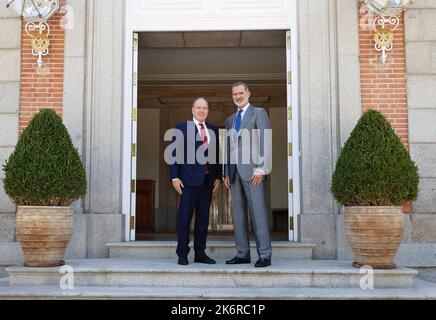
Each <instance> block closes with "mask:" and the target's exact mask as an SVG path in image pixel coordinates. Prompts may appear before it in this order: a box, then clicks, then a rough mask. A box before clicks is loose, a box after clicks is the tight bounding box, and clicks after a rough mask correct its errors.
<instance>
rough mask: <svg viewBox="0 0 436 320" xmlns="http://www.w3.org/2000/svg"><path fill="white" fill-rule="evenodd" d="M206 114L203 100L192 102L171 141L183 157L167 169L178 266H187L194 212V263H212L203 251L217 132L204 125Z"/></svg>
mask: <svg viewBox="0 0 436 320" xmlns="http://www.w3.org/2000/svg"><path fill="white" fill-rule="evenodd" d="M208 114H209V106H208V103H207V101H206V99H204V98H198V99H196V100H195V101H194V103H193V106H192V115H193V120H192V121H186V122H183V123H181V124H178V125H177V126H176V129H178V130H179V132H181V133H183V141H177V139H173V141H176V145H178V147H179V149H177V148H176V149H175V152H180V151H181V150H183V157H181V158H180V157H179V158H177V160H176V162H175V163H174V164H171V165H170V166H169V167H170V179H171V182H172V185H173V187H174V189H175V190H176V191H177V192H178V193H179V195H180V202H179V210H178V220H177V241H178V243H177V250H176V252H177V256H178V257H179V259H178V264H180V265H187V264H189V262H188V254H189V251H190V249H189V227H190V224H191V219H192V216H193V213H194V210H195V227H194V228H195V229H194V251H195V258H194V262H198V263H207V264H215V263H216V261H215V260H213V259H211V258H210V257H208V256H207V255H206V253H205V250H206V237H207V230H208V226H209V208H210V203H211V200H212V193H214V192H216V191H217V190H218V188H219V186H220V183H221V180H222V169H221V166H220V164H219V161H218V159H219V146H218V129H217V128H216V127H214V126H212V125H210V124H209V123H206V119H207V116H208ZM179 140H180V139H179ZM173 155H175V154H174V153H173Z"/></svg>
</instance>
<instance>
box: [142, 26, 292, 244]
mask: <svg viewBox="0 0 436 320" xmlns="http://www.w3.org/2000/svg"><path fill="white" fill-rule="evenodd" d="M285 39H286V31H227V32H144V33H139V35H138V47H139V49H138V86H137V88H138V89H137V90H138V92H137V95H138V111H137V162H136V168H137V172H136V179H137V182H136V228H135V229H136V237H135V238H136V240H148V239H165V240H167V239H168V240H175V239H176V234H175V231H176V220H177V203H178V199H177V194H176V192H175V191H174V190H173V189H172V187H171V184H170V183H169V178H168V166H167V164H166V163H165V162H164V158H163V154H164V150H165V148H166V146H167V143H165V142H164V141H163V136H164V133H165V131H166V130H168V129H170V128H174V127H175V125H176V124H178V123H180V122H183V121H187V120H191V119H192V114H191V105H192V101H193V100H194V99H195V98H197V97H199V96H202V97H205V98H206V99H207V100H208V101H209V108H210V111H209V117H208V122H210V123H212V124H214V125H215V126H217V127H219V128H222V129H224V128H225V119H226V118H227V117H228V116H230V115H231V114H233V113H234V112H235V111H236V107H235V106H234V104H233V101H232V98H231V86H232V84H233V83H234V82H236V81H244V82H246V83H247V84H248V85H249V86H250V91H251V92H252V97H251V99H250V101H251V103H252V104H253V105H255V106H258V107H263V108H265V109H266V110H267V112H268V113H269V116H270V120H271V126H272V128H273V142H274V143H273V170H272V173H271V175H270V176H269V177H268V179H267V182H266V190H267V192H266V197H267V203H268V206H269V208H270V210H271V215H270V217H271V221H270V225H271V228H272V238H273V240H287V239H288V230H289V229H288V227H289V225H288V222H289V221H288V142H287V138H288V135H287V119H288V117H287V84H286V79H287V74H286V42H285ZM222 132H224V130H222ZM229 203H230V202H229V193H228V192H227V191H226V190H225V188H224V186H221V190H220V191H219V192H218V193H217V194H216V195H215V196H214V200H213V203H212V205H211V210H210V234H209V239H211V238H212V239H213V238H219V239H221V238H225V237H227V236H232V234H233V233H232V226H231V208H230V205H229Z"/></svg>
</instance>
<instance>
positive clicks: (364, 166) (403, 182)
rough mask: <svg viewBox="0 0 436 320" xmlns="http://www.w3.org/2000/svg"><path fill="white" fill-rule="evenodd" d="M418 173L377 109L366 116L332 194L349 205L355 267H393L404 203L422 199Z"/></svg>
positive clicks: (351, 140) (341, 165) (347, 145)
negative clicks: (419, 196) (419, 192)
mask: <svg viewBox="0 0 436 320" xmlns="http://www.w3.org/2000/svg"><path fill="white" fill-rule="evenodd" d="M418 184H419V174H418V168H417V167H416V165H415V163H414V162H413V161H412V160H411V158H410V155H409V152H408V151H407V150H406V149H405V148H404V146H403V144H402V143H401V141H400V138H399V137H398V136H397V135H396V134H395V132H394V130H393V129H392V127H391V125H390V123H389V122H388V121H387V120H386V118H385V117H384V116H383V115H382V114H381V113H380V112H378V111H376V110H372V109H370V110H368V111H367V112H365V113H364V114H363V115H362V117H361V118H360V120H359V121H358V123H357V125H356V126H355V128H354V130H353V131H352V133H351V135H350V137H349V138H348V140H347V141H346V143H345V145H344V148H343V149H342V152H341V154H340V156H339V159H338V161H337V163H336V168H335V171H334V174H333V179H332V185H331V191H332V193H333V196H334V197H335V198H336V200H337V201H338V202H339V203H340V204H342V205H344V206H345V208H344V209H345V210H344V214H345V216H344V222H345V229H346V234H347V238H348V241H349V243H350V246H351V249H352V251H353V253H354V255H355V257H356V259H357V260H356V261H355V262H354V263H353V265H354V266H355V267H360V266H363V265H369V266H371V267H373V268H376V269H391V268H395V264H394V260H395V256H396V253H397V251H398V248H399V246H400V243H401V240H402V238H403V228H404V226H403V224H404V221H403V216H404V214H403V210H402V205H403V204H404V203H405V202H406V201H410V200H415V199H416V197H417V196H418Z"/></svg>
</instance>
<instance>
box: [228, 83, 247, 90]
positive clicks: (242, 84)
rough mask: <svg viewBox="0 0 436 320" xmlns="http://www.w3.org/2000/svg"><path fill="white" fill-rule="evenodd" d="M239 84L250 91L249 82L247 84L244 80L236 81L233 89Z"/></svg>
mask: <svg viewBox="0 0 436 320" xmlns="http://www.w3.org/2000/svg"><path fill="white" fill-rule="evenodd" d="M239 86H243V87H244V88H245V91H250V89H249V88H248V84H246V83H245V82H242V81H238V82H236V83H234V84H233V85H232V89H233V88H235V87H239Z"/></svg>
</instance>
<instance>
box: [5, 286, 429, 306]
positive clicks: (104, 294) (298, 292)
mask: <svg viewBox="0 0 436 320" xmlns="http://www.w3.org/2000/svg"><path fill="white" fill-rule="evenodd" d="M26 299H30V300H66V299H68V300H98V299H100V300H125V299H129V300H133V299H138V300H139V299H142V300H153V299H157V300H163V299H165V300H177V301H174V306H177V304H178V303H182V305H184V303H183V302H180V301H179V300H194V299H195V300H201V299H207V300H210V299H213V300H221V299H224V300H232V299H234V300H239V301H241V300H319V299H323V300H345V299H346V300H426V299H428V300H436V284H434V283H430V282H426V281H422V280H415V284H414V286H413V288H397V289H374V290H361V289H356V288H193V287H185V288H181V287H78V286H75V287H74V288H73V289H68V290H65V289H64V290H63V289H61V288H59V286H29V287H12V286H10V287H1V286H0V300H26ZM257 304H261V302H259V303H257Z"/></svg>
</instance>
